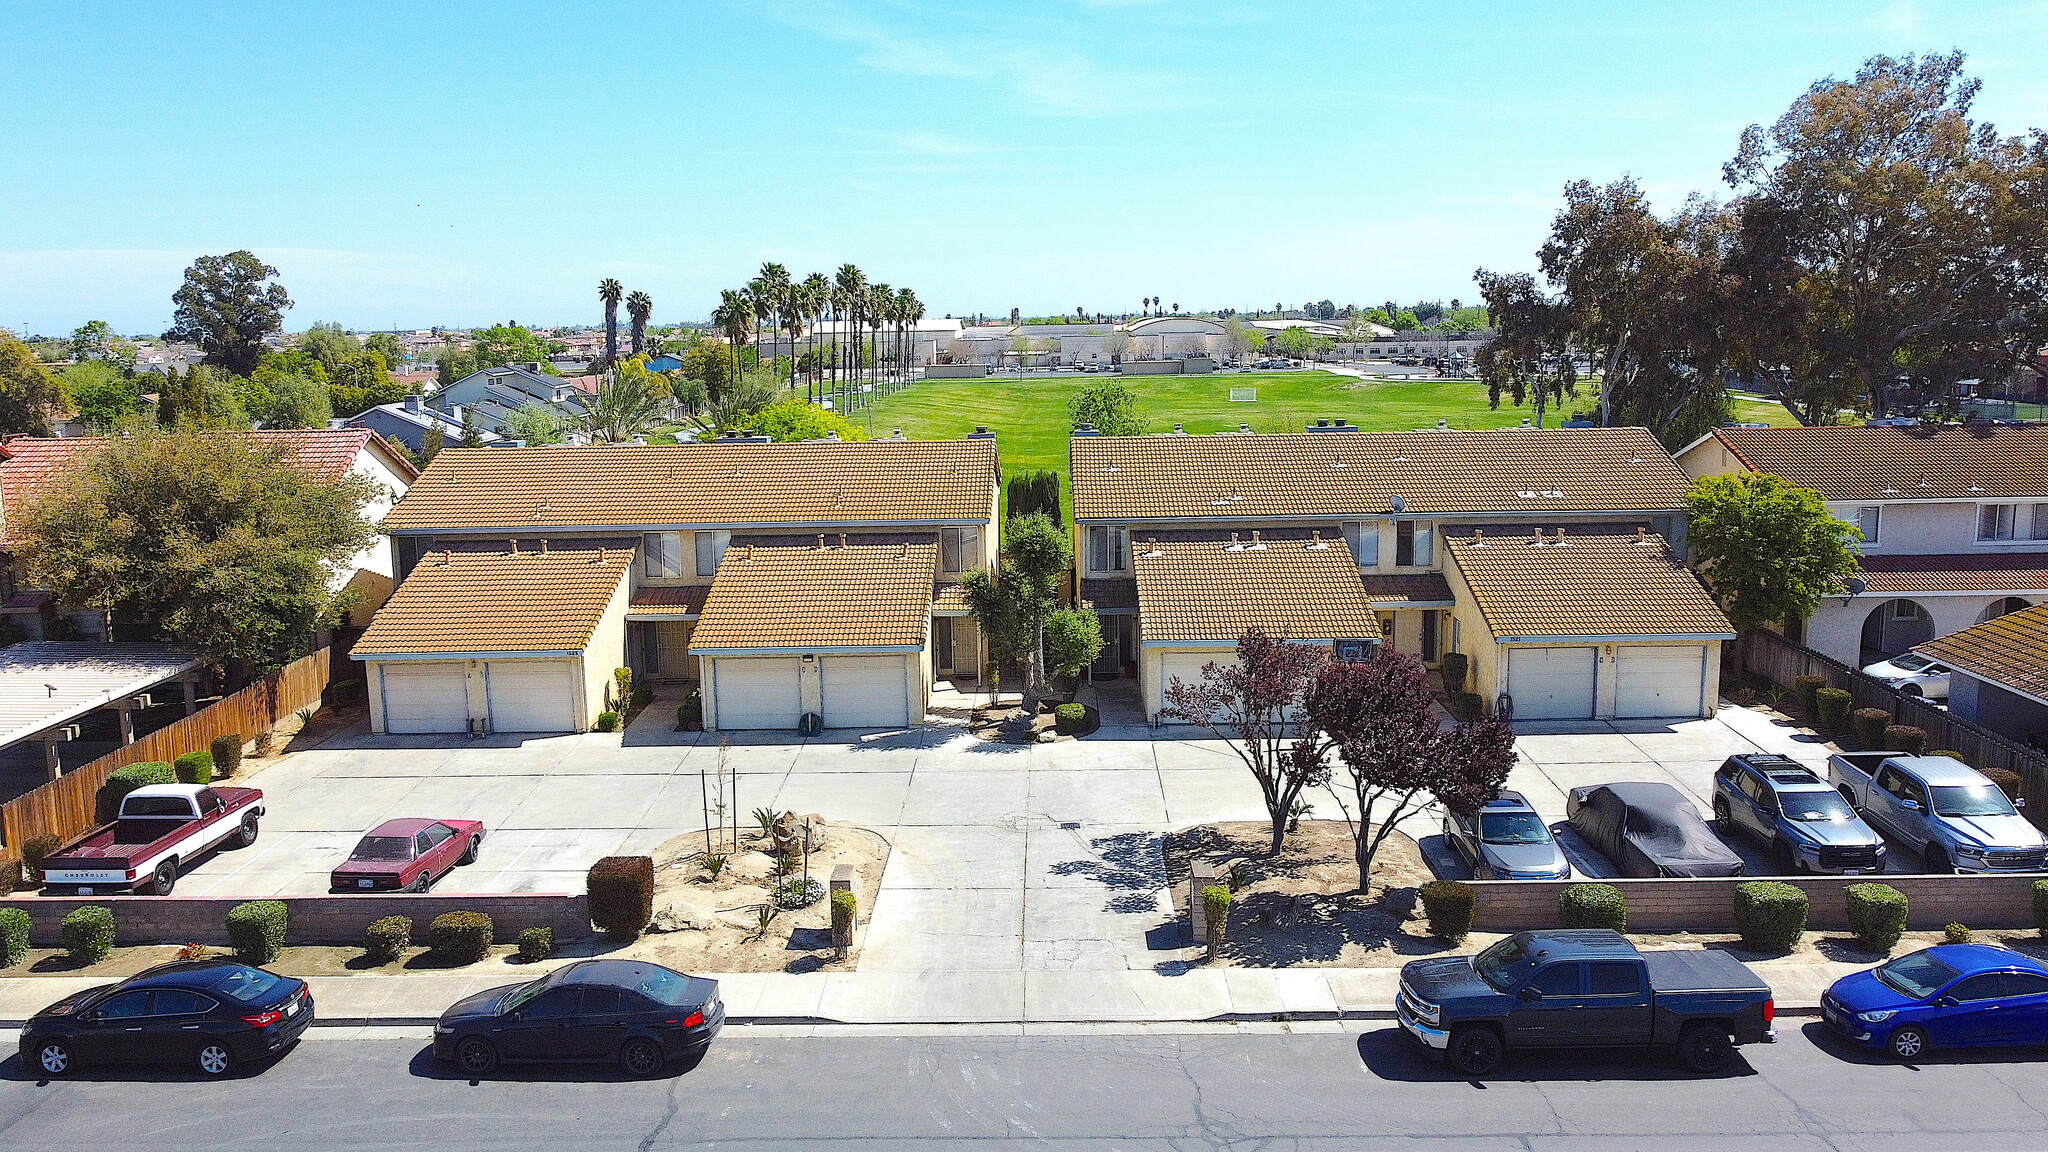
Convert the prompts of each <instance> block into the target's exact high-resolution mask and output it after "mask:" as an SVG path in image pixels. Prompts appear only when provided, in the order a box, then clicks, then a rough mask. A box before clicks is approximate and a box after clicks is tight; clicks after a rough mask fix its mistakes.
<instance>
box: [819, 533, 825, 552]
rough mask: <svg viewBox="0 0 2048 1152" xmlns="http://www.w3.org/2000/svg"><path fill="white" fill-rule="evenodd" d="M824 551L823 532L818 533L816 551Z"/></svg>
mask: <svg viewBox="0 0 2048 1152" xmlns="http://www.w3.org/2000/svg"><path fill="white" fill-rule="evenodd" d="M824 550H825V534H824V533H823V532H820V533H818V551H820V552H823V551H824Z"/></svg>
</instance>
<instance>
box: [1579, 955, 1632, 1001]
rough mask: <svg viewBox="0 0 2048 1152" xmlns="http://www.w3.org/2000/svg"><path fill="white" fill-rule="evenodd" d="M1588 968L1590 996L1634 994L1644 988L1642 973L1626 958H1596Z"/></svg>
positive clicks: (1587, 988)
mask: <svg viewBox="0 0 2048 1152" xmlns="http://www.w3.org/2000/svg"><path fill="white" fill-rule="evenodd" d="M1586 969H1587V972H1586V976H1587V981H1586V994H1587V995H1589V996H1633V995H1635V994H1636V993H1638V992H1641V991H1642V990H1643V978H1642V975H1641V974H1640V973H1639V972H1638V971H1637V969H1636V966H1635V965H1634V964H1631V963H1629V962H1628V961H1626V960H1595V961H1593V962H1592V963H1591V964H1588V965H1586Z"/></svg>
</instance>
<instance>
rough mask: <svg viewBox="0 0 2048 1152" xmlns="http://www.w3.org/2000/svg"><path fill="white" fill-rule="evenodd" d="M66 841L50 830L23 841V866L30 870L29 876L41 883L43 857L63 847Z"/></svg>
mask: <svg viewBox="0 0 2048 1152" xmlns="http://www.w3.org/2000/svg"><path fill="white" fill-rule="evenodd" d="M63 846H64V842H63V841H62V840H59V839H57V837H55V836H53V835H51V834H50V833H48V832H38V833H36V834H35V835H33V836H31V837H29V838H28V839H26V840H23V841H22V842H21V866H22V867H23V868H24V869H26V870H27V871H28V878H29V879H30V880H33V881H35V882H36V883H38V884H40V883H42V880H43V858H44V857H46V856H49V855H50V854H51V853H54V852H55V851H57V849H59V848H62V847H63Z"/></svg>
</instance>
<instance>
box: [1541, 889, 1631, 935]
mask: <svg viewBox="0 0 2048 1152" xmlns="http://www.w3.org/2000/svg"><path fill="white" fill-rule="evenodd" d="M1557 922H1558V925H1559V926H1560V927H1564V928H1612V929H1614V930H1615V931H1616V932H1626V931H1628V897H1626V896H1623V895H1622V894H1621V889H1619V888H1616V887H1615V886H1614V885H1612V884H1567V885H1565V888H1564V891H1562V892H1560V893H1558V895H1557Z"/></svg>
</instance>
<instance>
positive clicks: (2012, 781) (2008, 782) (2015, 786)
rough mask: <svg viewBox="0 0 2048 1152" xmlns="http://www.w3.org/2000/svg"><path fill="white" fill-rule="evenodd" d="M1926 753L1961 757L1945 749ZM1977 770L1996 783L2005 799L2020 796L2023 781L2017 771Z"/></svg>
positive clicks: (1954, 758)
mask: <svg viewBox="0 0 2048 1152" xmlns="http://www.w3.org/2000/svg"><path fill="white" fill-rule="evenodd" d="M1928 755H1929V756H1946V757H1948V758H1949V759H1951V760H1961V759H1962V757H1961V756H1958V755H1956V754H1955V753H1953V752H1949V751H1946V750H1944V751H1941V752H1929V753H1928ZM1977 771H1978V772H1979V773H1980V774H1982V775H1983V777H1984V778H1985V779H1986V780H1989V781H1991V782H1992V783H1993V784H1996V785H1998V790H1999V791H2000V792H2003V793H2005V796H2006V799H2008V800H2017V799H2019V798H2020V785H2021V784H2022V783H2024V781H2022V780H2021V779H2020V774H2019V773H2017V772H2014V771H2012V770H2010V769H2007V768H1980V769H1978V770H1977Z"/></svg>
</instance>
